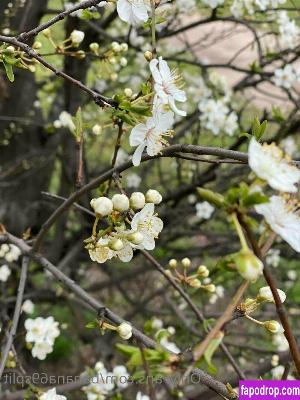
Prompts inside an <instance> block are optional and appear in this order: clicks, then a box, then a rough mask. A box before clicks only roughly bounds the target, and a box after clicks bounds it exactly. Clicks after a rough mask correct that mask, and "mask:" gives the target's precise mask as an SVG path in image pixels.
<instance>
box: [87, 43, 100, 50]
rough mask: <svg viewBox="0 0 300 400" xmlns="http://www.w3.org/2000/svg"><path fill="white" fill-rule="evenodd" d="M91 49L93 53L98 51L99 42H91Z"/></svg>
mask: <svg viewBox="0 0 300 400" xmlns="http://www.w3.org/2000/svg"><path fill="white" fill-rule="evenodd" d="M89 47H90V50H91V51H92V52H93V53H97V51H98V50H99V47H100V46H99V44H98V43H95V42H93V43H91V44H90V46H89Z"/></svg>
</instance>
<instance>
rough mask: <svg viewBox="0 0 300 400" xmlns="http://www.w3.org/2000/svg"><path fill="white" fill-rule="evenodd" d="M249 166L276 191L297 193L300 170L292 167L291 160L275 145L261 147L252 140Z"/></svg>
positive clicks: (249, 151)
mask: <svg viewBox="0 0 300 400" xmlns="http://www.w3.org/2000/svg"><path fill="white" fill-rule="evenodd" d="M248 153H249V166H250V168H251V169H252V171H254V172H255V174H256V175H257V176H258V177H259V178H261V179H264V180H266V181H267V182H268V184H269V185H270V186H271V187H272V188H273V189H276V190H280V191H282V192H290V193H295V192H297V186H296V184H297V183H298V182H299V181H300V170H299V169H298V168H297V167H296V166H294V165H292V164H291V163H290V161H289V158H287V157H284V154H283V152H282V151H281V150H280V149H279V147H277V146H276V145H275V144H274V143H273V144H271V145H268V144H266V143H264V144H263V145H261V144H260V143H258V142H257V141H256V139H255V138H252V139H251V141H250V144H249V150H248Z"/></svg>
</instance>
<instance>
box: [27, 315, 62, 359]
mask: <svg viewBox="0 0 300 400" xmlns="http://www.w3.org/2000/svg"><path fill="white" fill-rule="evenodd" d="M25 329H26V331H27V333H26V337H25V340H26V342H28V343H33V344H34V345H33V348H32V351H31V352H32V356H33V357H36V358H38V359H40V360H44V359H45V358H46V356H47V354H49V353H51V352H52V350H53V345H54V341H55V339H56V338H57V337H58V336H59V333H60V331H59V328H58V322H56V321H55V320H54V318H53V317H48V318H42V317H38V318H35V319H31V318H29V319H26V321H25Z"/></svg>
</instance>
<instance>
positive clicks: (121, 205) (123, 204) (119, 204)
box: [111, 194, 129, 212]
mask: <svg viewBox="0 0 300 400" xmlns="http://www.w3.org/2000/svg"><path fill="white" fill-rule="evenodd" d="M111 200H112V202H113V206H114V210H116V211H119V212H124V211H127V210H128V209H129V199H128V197H127V196H126V195H125V194H115V195H114V196H113V197H112V199H111Z"/></svg>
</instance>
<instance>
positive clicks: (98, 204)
mask: <svg viewBox="0 0 300 400" xmlns="http://www.w3.org/2000/svg"><path fill="white" fill-rule="evenodd" d="M90 204H91V207H92V208H93V209H94V211H95V213H96V214H99V215H100V216H101V217H106V216H107V215H110V214H111V213H112V211H113V202H112V201H111V200H110V199H108V198H107V197H98V198H97V199H92V200H91V202H90Z"/></svg>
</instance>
